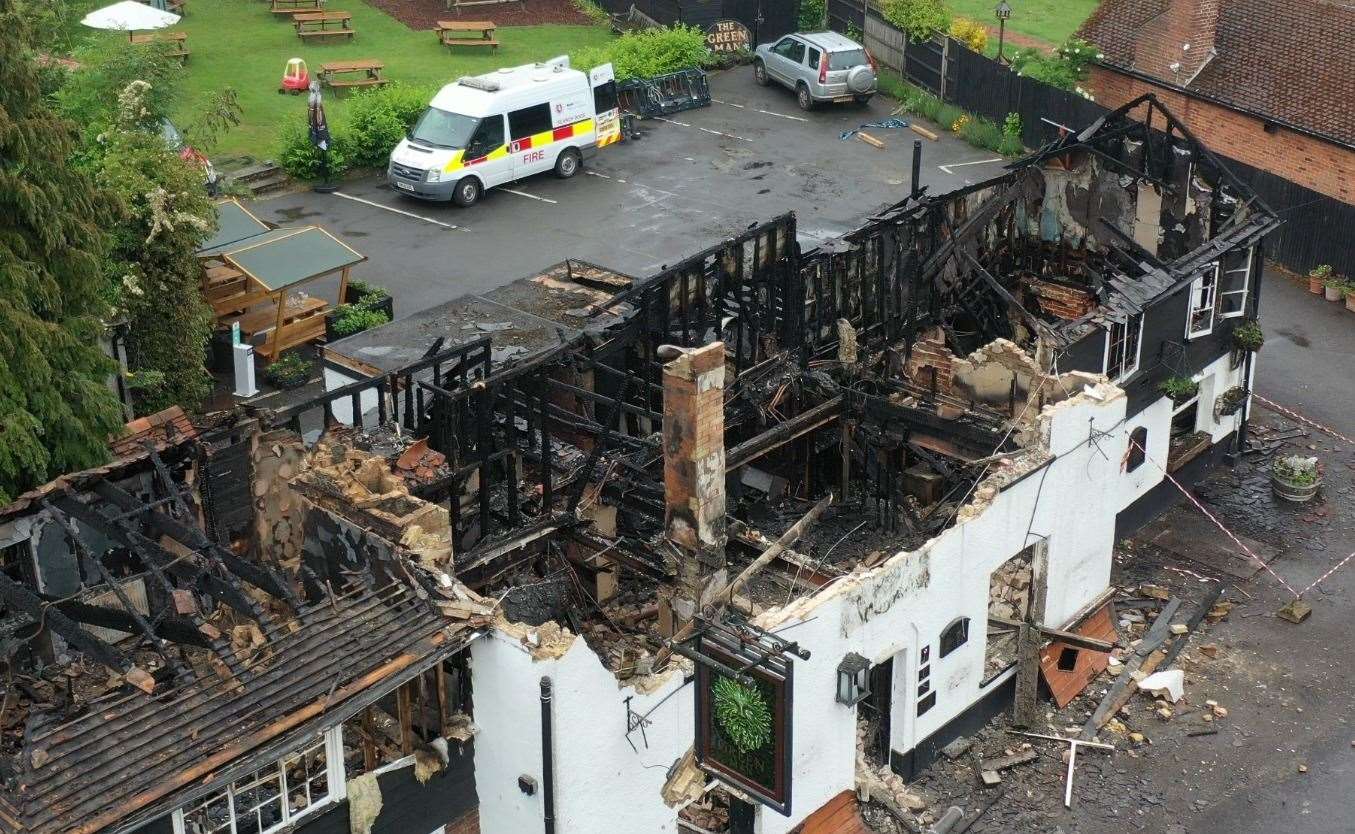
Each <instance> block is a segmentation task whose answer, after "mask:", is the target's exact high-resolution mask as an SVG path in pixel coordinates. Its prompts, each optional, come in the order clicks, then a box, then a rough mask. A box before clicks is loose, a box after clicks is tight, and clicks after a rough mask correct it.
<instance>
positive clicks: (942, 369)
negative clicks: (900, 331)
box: [903, 327, 955, 395]
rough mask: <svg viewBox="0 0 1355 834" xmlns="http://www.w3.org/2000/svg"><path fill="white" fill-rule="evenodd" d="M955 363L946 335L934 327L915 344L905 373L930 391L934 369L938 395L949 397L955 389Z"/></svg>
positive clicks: (918, 384)
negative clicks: (947, 345)
mask: <svg viewBox="0 0 1355 834" xmlns="http://www.w3.org/2000/svg"><path fill="white" fill-rule="evenodd" d="M954 362H955V355H954V354H953V353H951V352H950V348H948V347H946V336H945V334H944V333H942V332H941V329H940V328H939V327H934V328H931V329H930V330H928V331H927V332H926V333H925V334H923V336H922V337H921V338H919V339H918V340H917V341H916V342H914V343H913V350H912V353H910V354H909V355H908V362H907V364H906V365H904V369H903V371H904V373H905V374H906V375H907V377H908V379H910V380H912V382H913V384H914V385H917V386H919V387H921V388H926V389H929V390H930V388H931V384H932V369H935V370H936V391H937V393H938V394H946V395H949V394H950V393H951V392H952V391H953V390H954V387H955V386H954V381H955V369H954Z"/></svg>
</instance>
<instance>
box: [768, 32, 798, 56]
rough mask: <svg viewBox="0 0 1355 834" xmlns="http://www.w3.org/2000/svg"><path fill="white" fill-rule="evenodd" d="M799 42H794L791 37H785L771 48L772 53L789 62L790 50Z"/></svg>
mask: <svg viewBox="0 0 1355 834" xmlns="http://www.w3.org/2000/svg"><path fill="white" fill-rule="evenodd" d="M799 42H800V41H798V40H796V39H795V38H794V37H792V36H791V35H786V36H785V37H784V38H782V39H781V40H779V41H777V42H776V45H775V46H773V47H772V52H773V53H774V54H776V55H780V56H781V57H782V58H785V59H786V60H790V50H791V49H792V48H794V46H795V44H797V43H799Z"/></svg>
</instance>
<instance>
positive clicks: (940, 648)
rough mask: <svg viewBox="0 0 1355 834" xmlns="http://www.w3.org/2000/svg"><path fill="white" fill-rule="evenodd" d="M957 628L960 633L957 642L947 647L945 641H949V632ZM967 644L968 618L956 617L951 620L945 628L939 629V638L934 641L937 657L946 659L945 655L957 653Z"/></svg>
mask: <svg viewBox="0 0 1355 834" xmlns="http://www.w3.org/2000/svg"><path fill="white" fill-rule="evenodd" d="M957 628H958V629H959V630H960V632H961V634H960V640H959V642H958V643H955V644H954V645H951V646H947V640H948V639H951V637H950V635H951V632H953V631H955V630H956V629H957ZM968 642H969V618H968V617H956V618H955V619H953V620H951V621H950V622H949V623H948V624H947V625H946V627H945V628H943V629H941V636H940V637H939V638H937V641H936V643H937V656H938V657H946V656H947V655H950V654H953V653H955V652H957V651H959V650H960V649H961V648H963V647H964V646H965V644H967V643H968Z"/></svg>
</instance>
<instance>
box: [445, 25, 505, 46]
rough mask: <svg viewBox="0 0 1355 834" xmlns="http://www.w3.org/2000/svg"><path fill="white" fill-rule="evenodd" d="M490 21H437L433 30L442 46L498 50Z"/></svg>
mask: <svg viewBox="0 0 1355 834" xmlns="http://www.w3.org/2000/svg"><path fill="white" fill-rule="evenodd" d="M496 28H497V27H496V26H495V25H494V21H492V20H439V21H438V22H437V26H436V27H435V30H436V31H437V33H438V40H439V41H440V42H441V43H442V45H443V46H488V47H490V48H492V49H498V48H499V42H498V41H497V40H495V39H494V30H495V29H496Z"/></svg>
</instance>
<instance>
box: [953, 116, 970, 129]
mask: <svg viewBox="0 0 1355 834" xmlns="http://www.w3.org/2000/svg"><path fill="white" fill-rule="evenodd" d="M967 124H969V115H968V114H965V115H963V116H961V117H960V118H958V119H956V120H955V121H953V122H951V123H950V132H951V133H961V132H963V131H964V129H965V125H967Z"/></svg>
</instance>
